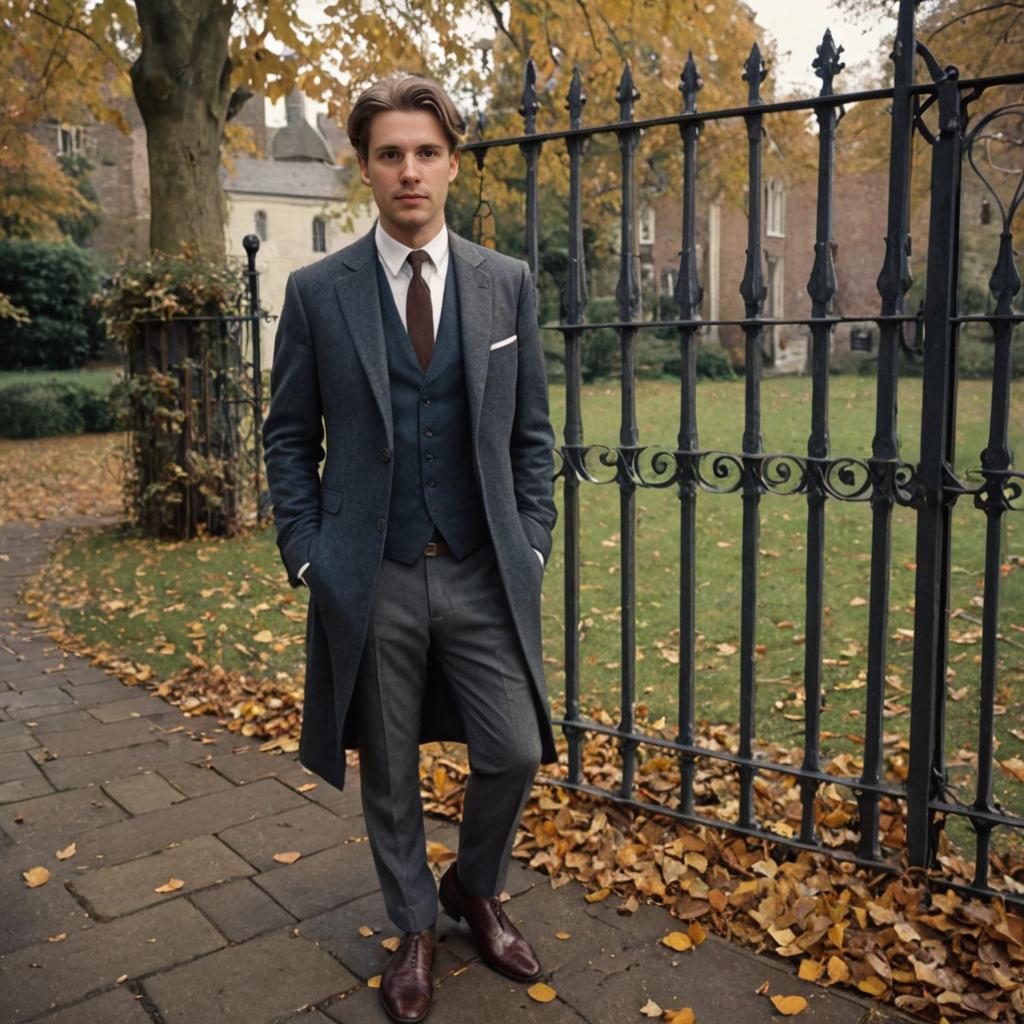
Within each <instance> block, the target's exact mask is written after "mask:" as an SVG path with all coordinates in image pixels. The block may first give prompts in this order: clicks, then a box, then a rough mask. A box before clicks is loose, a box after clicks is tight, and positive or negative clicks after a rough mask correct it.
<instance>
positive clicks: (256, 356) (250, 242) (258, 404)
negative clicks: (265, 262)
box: [242, 235, 263, 525]
mask: <svg viewBox="0 0 1024 1024" xmlns="http://www.w3.org/2000/svg"><path fill="white" fill-rule="evenodd" d="M242 247H243V248H244V249H245V254H246V257H247V260H248V265H247V269H246V278H247V280H248V283H249V331H250V338H251V340H252V434H253V442H252V443H253V463H254V464H255V469H254V472H255V486H256V523H257V525H260V524H262V522H263V502H262V501H261V500H260V465H261V463H262V462H263V456H262V454H261V449H262V447H263V366H262V361H263V353H262V352H260V276H259V272H258V271H257V270H256V253H258V252H259V251H260V236H259V235H246V236H245V238H243V239H242Z"/></svg>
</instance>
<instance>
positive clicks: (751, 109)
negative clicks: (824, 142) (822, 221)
mask: <svg viewBox="0 0 1024 1024" xmlns="http://www.w3.org/2000/svg"><path fill="white" fill-rule="evenodd" d="M1022 84H1024V71H1013V72H1007V73H1006V74H1002V75H989V76H988V77H986V78H962V79H959V80H958V81H957V86H958V88H959V89H961V90H964V89H991V88H994V87H996V86H1000V85H1022ZM900 91H901V92H909V93H910V94H911V95H937V93H938V86H937V85H935V84H934V83H932V82H921V83H918V84H916V85H912V86H910V87H909V88H908V89H905V90H900ZM895 95H896V90H895V89H893V88H892V87H889V88H885V89H864V90H861V91H860V92H848V93H836V94H833V95H831V96H809V97H807V98H806V99H799V100H778V101H776V102H774V103H757V104H753V105H747V106H742V107H723V108H722V109H720V110H698V111H694V112H692V113H682V114H664V115H662V116H661V117H648V118H642V119H639V120H636V121H609V122H607V123H604V124H596V125H586V126H584V127H581V128H557V129H554V130H552V131H548V132H533V133H529V134H526V135H503V136H502V137H501V138H500V139H481V140H478V141H476V142H465V143H463V144H462V145H461V146H460V147H459V149H460V150H462V151H463V152H466V153H473V152H477V151H479V150H486V149H494V148H496V147H500V146H518V145H522V144H523V143H525V142H533V143H537V142H549V141H555V140H557V139H574V138H581V137H585V136H588V135H603V134H607V133H614V132H635V131H637V130H642V129H645V128H659V127H661V126H662V125H682V124H688V123H693V122H698V123H699V122H702V121H721V120H726V119H728V118H741V117H744V116H746V115H749V114H777V113H781V112H783V111H787V110H816V109H817V108H818V107H821V106H828V107H834V106H836V105H839V106H842V105H844V104H847V103H863V102H865V101H868V100H888V99H892V98H893V96H895Z"/></svg>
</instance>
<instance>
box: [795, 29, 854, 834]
mask: <svg viewBox="0 0 1024 1024" xmlns="http://www.w3.org/2000/svg"><path fill="white" fill-rule="evenodd" d="M842 52H843V48H842V47H841V46H840V47H836V44H835V41H834V40H833V38H832V33H831V32H829V31H828V30H827V29H826V31H825V35H824V37H823V38H822V40H821V45H820V46H819V47H818V56H817V57H816V58H815V59H814V63H813V67H814V70H815V74H817V75H818V76H819V77H820V78H821V93H820V95H822V96H831V95H833V88H832V82H833V78H834V76H835V75H837V74H838V73H839V72H840V71H841V70H842V69H843V67H844V65H843V63H842V62H841V61H840V60H839V57H840V54H842ZM817 116H818V202H817V224H816V230H815V238H814V265H813V267H812V268H811V277H810V280H809V281H808V283H807V294H808V295H809V296H810V297H811V316H813V317H815V318H822V317H826V316H828V313H829V306H830V304H831V302H832V299H833V298H834V296H835V294H836V271H835V266H834V264H833V261H832V213H833V179H834V175H835V166H834V165H835V150H836V125H837V124H838V120H839V114H838V111H837V109H836V107H835V106H827V107H826V106H820V107H818V108H817ZM831 342H832V327H831V325H829V324H823V323H815V324H813V325H812V326H811V376H812V384H811V436H810V437H809V438H808V441H807V456H808V458H807V591H806V606H805V611H804V623H805V627H804V635H805V637H806V640H805V643H804V761H803V767H804V769H805V770H806V771H808V772H817V771H819V770H820V768H821V764H820V746H821V697H822V690H821V657H822V631H823V629H824V607H825V499H826V496H827V491H826V490H825V481H824V477H823V475H822V462H823V461H824V460H825V459H827V458H828V457H829V449H830V440H829V419H828V397H829V394H828V374H829V355H830V346H831ZM817 792H818V784H817V782H816V781H815V780H814V779H813V778H810V777H806V778H802V779H801V780H800V800H801V805H802V807H801V818H800V839H801V841H802V842H805V843H811V842H814V802H815V796H816V795H817Z"/></svg>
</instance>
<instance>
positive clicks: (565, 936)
mask: <svg viewBox="0 0 1024 1024" xmlns="http://www.w3.org/2000/svg"><path fill="white" fill-rule="evenodd" d="M569 937H570V933H569V932H555V938H556V939H561V940H562V942H565V940H566V939H568V938H569Z"/></svg>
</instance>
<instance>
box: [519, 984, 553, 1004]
mask: <svg viewBox="0 0 1024 1024" xmlns="http://www.w3.org/2000/svg"><path fill="white" fill-rule="evenodd" d="M526 994H527V995H528V996H529V997H530V998H531V999H532V1000H534V1002H537V1003H550V1002H551V1000H552V999H554V998H555V996H557V995H558V993H557V992H556V991H555V990H554V989H553V988H552V987H551V986H550V985H545V984H544V982H543V981H538V982H537V984H536V985H531V986H530V987H529V988H528V989H527V990H526Z"/></svg>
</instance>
